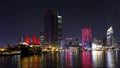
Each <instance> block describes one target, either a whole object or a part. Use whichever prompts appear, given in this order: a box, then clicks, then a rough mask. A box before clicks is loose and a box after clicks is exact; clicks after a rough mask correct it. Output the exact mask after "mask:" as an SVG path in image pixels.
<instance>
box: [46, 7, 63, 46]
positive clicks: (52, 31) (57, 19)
mask: <svg viewBox="0 0 120 68" xmlns="http://www.w3.org/2000/svg"><path fill="white" fill-rule="evenodd" d="M44 33H45V43H46V44H47V45H48V46H53V47H58V46H59V44H60V41H61V39H62V16H61V13H60V12H59V11H57V10H54V9H49V10H47V12H46V14H45V23H44Z"/></svg>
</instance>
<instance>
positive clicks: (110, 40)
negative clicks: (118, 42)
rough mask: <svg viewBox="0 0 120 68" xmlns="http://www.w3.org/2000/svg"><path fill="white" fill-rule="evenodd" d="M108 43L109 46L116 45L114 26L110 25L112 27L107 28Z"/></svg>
mask: <svg viewBox="0 0 120 68" xmlns="http://www.w3.org/2000/svg"><path fill="white" fill-rule="evenodd" d="M107 45H108V46H114V45H115V39H114V36H113V28H112V26H110V28H109V29H108V30H107Z"/></svg>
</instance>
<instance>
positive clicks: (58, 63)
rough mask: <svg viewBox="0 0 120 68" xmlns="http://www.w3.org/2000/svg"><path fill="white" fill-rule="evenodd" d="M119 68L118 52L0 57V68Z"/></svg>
mask: <svg viewBox="0 0 120 68" xmlns="http://www.w3.org/2000/svg"><path fill="white" fill-rule="evenodd" d="M96 67H100V68H101V67H107V68H120V51H81V52H77V51H69V50H68V51H60V52H49V53H46V54H42V55H33V56H24V57H22V56H21V55H15V56H0V68H96Z"/></svg>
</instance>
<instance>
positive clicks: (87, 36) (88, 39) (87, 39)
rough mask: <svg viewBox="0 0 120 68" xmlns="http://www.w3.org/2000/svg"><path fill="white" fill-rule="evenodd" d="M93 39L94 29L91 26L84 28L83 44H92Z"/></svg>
mask: <svg viewBox="0 0 120 68" xmlns="http://www.w3.org/2000/svg"><path fill="white" fill-rule="evenodd" d="M91 40H92V31H91V28H83V29H82V45H83V46H84V45H88V46H90V44H91Z"/></svg>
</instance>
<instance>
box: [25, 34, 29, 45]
mask: <svg viewBox="0 0 120 68" xmlns="http://www.w3.org/2000/svg"><path fill="white" fill-rule="evenodd" d="M25 42H26V43H27V44H30V37H29V36H28V35H27V36H26V38H25Z"/></svg>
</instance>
